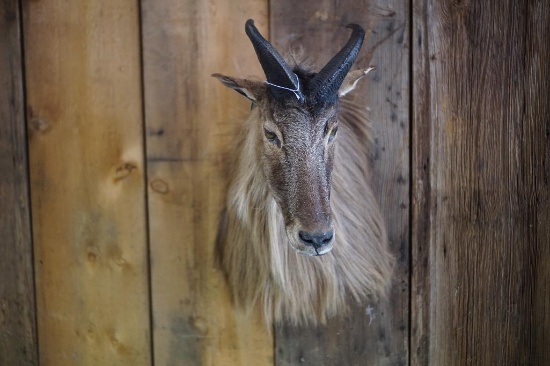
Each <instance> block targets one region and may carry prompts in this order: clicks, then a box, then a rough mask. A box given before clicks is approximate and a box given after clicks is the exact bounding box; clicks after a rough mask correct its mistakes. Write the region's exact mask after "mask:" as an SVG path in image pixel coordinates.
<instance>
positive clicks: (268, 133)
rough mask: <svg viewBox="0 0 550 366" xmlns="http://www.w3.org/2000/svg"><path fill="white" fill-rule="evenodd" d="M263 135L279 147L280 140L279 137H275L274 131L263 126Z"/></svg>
mask: <svg viewBox="0 0 550 366" xmlns="http://www.w3.org/2000/svg"><path fill="white" fill-rule="evenodd" d="M264 135H265V138H266V139H267V141H269V142H271V143H272V144H275V145H277V146H278V147H281V141H279V138H278V137H277V134H275V132H271V131H269V130H268V129H265V128H264Z"/></svg>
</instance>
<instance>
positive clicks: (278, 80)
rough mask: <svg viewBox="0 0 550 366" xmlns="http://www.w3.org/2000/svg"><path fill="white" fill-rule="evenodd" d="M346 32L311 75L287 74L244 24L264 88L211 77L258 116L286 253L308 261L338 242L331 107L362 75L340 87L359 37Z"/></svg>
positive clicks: (251, 25)
mask: <svg viewBox="0 0 550 366" xmlns="http://www.w3.org/2000/svg"><path fill="white" fill-rule="evenodd" d="M347 27H348V28H351V29H352V33H351V36H350V38H349V40H348V42H347V43H346V44H345V46H344V47H343V48H342V49H341V50H340V52H338V53H337V54H336V56H334V57H333V58H332V59H331V60H330V61H329V62H328V64H326V66H324V67H323V68H322V69H321V71H319V72H318V73H313V72H310V71H307V70H304V69H301V68H299V67H297V68H294V69H292V68H291V67H290V66H289V65H288V64H287V63H286V62H285V60H284V59H283V58H282V57H281V55H280V54H279V53H278V52H277V50H276V49H275V48H274V47H273V46H272V45H271V44H270V43H269V42H268V41H267V40H266V39H265V38H264V37H262V35H261V34H260V33H259V32H258V29H256V27H255V26H254V22H253V21H252V20H248V21H247V22H246V26H245V30H246V34H247V35H248V37H249V38H250V40H251V41H252V44H253V46H254V49H255V50H256V54H257V56H258V59H259V61H260V64H261V66H262V68H263V70H264V72H265V75H266V78H267V81H266V82H255V81H250V80H244V79H237V78H233V77H227V76H223V75H220V74H215V75H214V76H215V77H217V78H218V79H219V80H220V81H221V82H222V83H224V84H225V85H226V86H228V87H230V88H232V89H235V90H236V91H238V92H239V93H241V94H243V95H244V96H246V97H247V98H249V99H250V100H252V102H253V103H254V105H255V106H257V107H258V108H259V113H260V118H261V120H262V122H263V126H262V128H261V129H260V131H259V132H260V133H261V134H262V135H263V142H262V143H261V144H260V146H257V148H258V149H259V151H257V153H258V154H260V155H261V157H262V162H263V164H262V165H261V168H262V170H263V174H264V176H265V179H266V180H267V183H268V186H269V189H270V191H271V194H272V195H273V197H274V199H275V201H276V202H277V204H278V205H279V208H280V210H281V213H282V215H283V218H284V224H285V228H286V234H287V236H288V240H289V243H290V245H291V246H292V247H293V248H294V249H295V250H296V251H298V252H299V253H302V254H307V255H311V256H318V255H323V254H326V253H328V252H329V251H330V250H331V249H332V247H333V244H334V240H335V237H336V236H337V235H338V233H337V232H335V230H334V225H333V217H332V216H333V215H332V212H331V205H330V196H331V175H332V170H333V162H334V154H335V151H334V150H335V148H334V146H335V143H336V141H337V136H338V119H337V112H338V99H339V97H340V96H342V95H344V94H346V93H347V92H348V91H349V90H351V89H353V87H354V84H355V82H356V81H357V80H358V79H359V78H360V77H362V76H364V75H365V74H366V71H363V70H360V71H359V73H354V74H353V75H351V77H350V78H348V79H346V76H347V74H348V71H349V70H350V67H351V66H352V64H353V62H354V61H355V58H356V57H357V54H358V52H359V50H360V48H361V44H362V43H363V38H364V36H365V32H364V30H363V28H361V27H360V26H359V25H357V24H350V25H348V26H347Z"/></svg>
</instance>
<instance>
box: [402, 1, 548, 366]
mask: <svg viewBox="0 0 550 366" xmlns="http://www.w3.org/2000/svg"><path fill="white" fill-rule="evenodd" d="M549 24H550V8H549V7H548V6H547V4H545V3H544V2H540V1H539V2H537V1H529V2H516V1H504V2H503V1H483V2H473V1H472V2H456V1H431V0H425V1H424V0H419V1H414V31H413V47H414V48H413V49H414V57H413V60H414V64H413V67H414V91H413V98H414V103H413V105H414V109H413V111H414V134H413V146H414V155H413V156H414V159H413V165H414V177H413V179H414V182H415V183H414V216H413V248H414V251H413V273H414V275H413V284H412V291H413V293H412V299H413V302H412V338H411V361H412V362H411V363H412V364H413V365H427V364H430V365H547V364H549V362H550V351H549V348H548V344H549V341H550V311H549V310H550V276H549V274H550V271H549V268H550V267H549V264H550V229H549V226H548V223H549V222H550V221H548V220H549V217H550V186H549V182H550V179H549V178H550V106H549V103H548V100H550V83H548V75H549V74H550V41H549V39H548V37H547V36H546V35H547V34H548V33H549V31H550V26H549Z"/></svg>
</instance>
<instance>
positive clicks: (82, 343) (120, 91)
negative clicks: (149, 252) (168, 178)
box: [24, 0, 150, 366]
mask: <svg viewBox="0 0 550 366" xmlns="http://www.w3.org/2000/svg"><path fill="white" fill-rule="evenodd" d="M24 25H25V27H24V29H25V55H26V57H25V58H26V70H27V84H26V86H27V113H28V115H27V117H28V123H29V126H28V127H29V137H28V138H29V160H30V177H31V192H32V197H31V198H32V200H31V201H32V219H33V228H34V243H35V271H36V281H37V304H38V330H39V332H38V337H39V342H40V363H41V365H55V366H58V365H74V364H80V365H148V364H149V363H150V338H149V337H150V335H149V305H148V280H147V260H146V258H147V256H146V220H145V200H144V197H145V191H144V189H145V187H144V174H143V143H142V141H143V138H142V116H141V112H142V104H141V93H140V90H141V84H140V61H139V60H140V47H139V14H138V4H137V2H136V1H135V0H123V1H110V0H99V1H97V0H94V1H78V2H67V1H62V0H54V1H25V5H24Z"/></svg>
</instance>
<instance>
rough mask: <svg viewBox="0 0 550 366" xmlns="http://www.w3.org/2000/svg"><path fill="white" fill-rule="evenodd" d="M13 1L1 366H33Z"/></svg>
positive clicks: (1, 160) (4, 80) (2, 167)
mask: <svg viewBox="0 0 550 366" xmlns="http://www.w3.org/2000/svg"><path fill="white" fill-rule="evenodd" d="M20 27H21V16H20V14H19V3H18V2H17V1H4V0H2V1H0V85H2V87H1V88H0V253H1V255H0V365H13V366H16V365H35V364H37V362H38V361H37V359H38V353H37V348H36V325H35V322H36V317H35V305H34V281H33V269H32V242H31V225H30V213H29V205H30V201H29V187H28V174H27V144H26V138H25V113H24V99H23V98H24V97H23V67H22V64H23V60H22V56H21V32H20Z"/></svg>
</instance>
